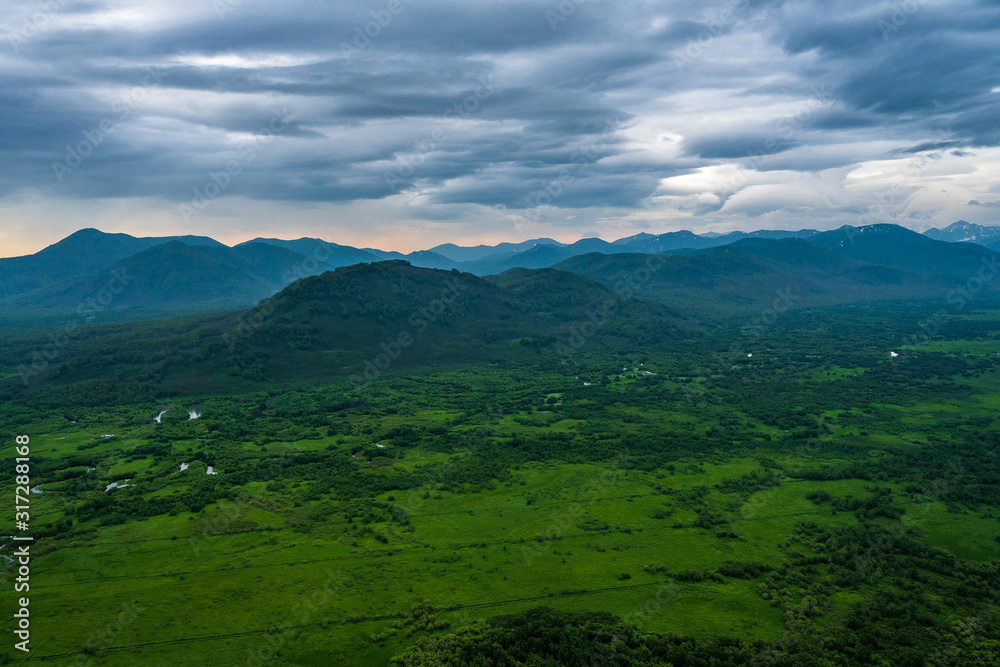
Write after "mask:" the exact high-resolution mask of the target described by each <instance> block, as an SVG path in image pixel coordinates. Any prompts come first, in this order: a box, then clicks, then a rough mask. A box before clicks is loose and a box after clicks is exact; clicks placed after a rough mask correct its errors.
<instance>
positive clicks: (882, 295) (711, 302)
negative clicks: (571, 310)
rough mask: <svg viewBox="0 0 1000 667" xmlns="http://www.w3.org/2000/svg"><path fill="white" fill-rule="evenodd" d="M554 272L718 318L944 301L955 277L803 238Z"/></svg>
mask: <svg viewBox="0 0 1000 667" xmlns="http://www.w3.org/2000/svg"><path fill="white" fill-rule="evenodd" d="M555 268H558V269H561V270H564V271H572V272H576V273H582V274H584V275H588V276H591V277H594V278H599V279H601V280H604V281H606V282H607V283H609V284H612V285H616V286H617V288H618V289H620V290H623V291H624V290H628V291H634V293H635V294H637V295H638V296H641V297H644V298H648V299H653V300H656V301H659V302H660V303H664V304H667V305H668V306H669V307H670V308H671V310H673V311H674V312H679V313H684V314H685V315H686V316H688V317H692V316H693V317H698V318H702V319H708V320H711V321H717V320H719V319H720V318H725V317H732V316H749V315H751V314H755V315H759V314H760V313H761V312H762V311H764V310H765V309H768V308H772V307H774V305H775V304H776V303H777V304H778V306H779V308H780V309H781V310H787V309H789V308H801V307H807V306H811V305H830V304H838V303H852V302H860V301H885V300H890V299H900V298H904V299H921V298H934V297H935V296H940V297H942V298H943V296H944V294H945V291H946V290H947V289H949V288H951V287H953V286H954V280H953V279H951V278H945V277H941V276H926V275H920V274H916V273H912V272H909V271H904V270H900V269H895V268H891V267H885V266H877V265H871V264H865V263H862V262H857V261H853V260H851V259H848V258H845V257H841V256H838V254H836V253H834V252H832V251H828V250H824V249H823V248H821V247H819V246H817V245H814V244H812V243H811V242H810V241H806V240H801V239H781V240H775V241H771V240H764V239H745V240H742V241H738V242H736V243H733V244H730V245H727V246H721V247H718V248H710V249H708V250H702V251H692V252H685V253H678V254H670V255H658V256H650V255H641V254H617V255H598V254H591V255H582V256H578V257H574V258H571V259H569V260H566V261H564V262H560V263H559V264H557V265H556V267H555Z"/></svg>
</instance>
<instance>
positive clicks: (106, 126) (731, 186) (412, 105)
mask: <svg viewBox="0 0 1000 667" xmlns="http://www.w3.org/2000/svg"><path fill="white" fill-rule="evenodd" d="M0 14H2V15H3V16H4V17H5V18H4V19H0V26H2V27H0V30H2V32H0V256H10V255H18V254H24V253H29V252H34V251H36V250H38V249H40V248H41V247H43V246H45V245H47V244H49V243H52V242H54V241H56V240H58V239H59V238H62V237H64V236H66V235H68V234H69V233H71V232H73V231H75V230H77V229H80V228H83V227H97V228H99V229H102V230H104V231H109V232H118V231H120V232H127V233H130V234H133V235H139V236H148V235H171V234H205V235H209V236H213V237H215V238H217V239H219V240H221V241H224V242H227V243H233V242H239V241H242V240H245V239H248V238H252V237H255V236H277V237H283V238H295V237H299V236H320V237H323V238H325V239H327V240H330V241H335V242H338V243H343V244H351V245H357V246H372V247H380V248H383V249H397V250H407V251H408V250H415V249H419V248H427V247H431V246H433V245H436V244H438V243H441V242H444V241H456V242H461V243H465V244H474V243H479V242H491V243H494V242H498V241H503V240H509V241H519V240H524V239H527V238H533V237H537V236H549V237H553V238H556V239H559V240H563V241H572V240H575V239H577V238H580V237H582V236H595V235H599V236H601V237H603V238H605V239H609V240H611V239H615V238H619V237H622V236H628V235H631V234H635V233H638V232H640V231H647V232H654V233H655V232H663V231H670V230H678V229H691V230H693V231H696V232H698V231H709V230H714V231H727V230H731V229H760V228H782V229H799V228H804V227H808V228H819V229H827V228H833V227H837V226H840V225H842V224H863V223H865V222H892V221H895V222H898V223H900V224H904V225H907V226H909V227H913V228H915V229H924V228H927V227H930V226H943V225H946V224H948V223H950V222H953V221H955V220H958V219H965V220H969V221H972V222H979V223H982V224H994V223H997V224H1000V151H998V148H997V146H998V144H1000V126H998V121H1000V48H998V44H1000V6H998V4H997V2H995V0H994V1H991V2H987V1H986V0H965V1H950V0H921V1H918V0H906V1H900V2H892V3H887V2H870V1H861V0H859V1H854V0H799V1H789V2H782V1H780V0H776V1H773V2H771V1H767V0H752V1H751V0H735V1H733V2H707V3H706V2H701V1H699V0H677V1H673V2H656V1H652V0H649V1H641V0H634V1H628V2H621V1H619V2H601V1H598V0H563V2H562V3H560V2H559V1H558V0H550V1H546V0H492V1H490V2H470V1H469V0H465V1H457V0H456V1H451V0H374V1H367V0H366V1H344V2H322V1H320V0H305V1H297V0H271V1H269V2H262V1H257V0H197V1H193V2H192V1H189V0H172V1H171V2H169V3H165V2H131V1H128V0H47V1H42V2H36V1H31V2H21V1H18V2H11V1H10V0H3V1H0Z"/></svg>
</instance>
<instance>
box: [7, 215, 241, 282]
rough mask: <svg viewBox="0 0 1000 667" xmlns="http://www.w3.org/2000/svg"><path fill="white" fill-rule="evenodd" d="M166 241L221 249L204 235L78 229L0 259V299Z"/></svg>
mask: <svg viewBox="0 0 1000 667" xmlns="http://www.w3.org/2000/svg"><path fill="white" fill-rule="evenodd" d="M169 241H180V242H182V243H185V244H187V245H203V246H214V247H223V246H222V244H221V243H219V242H218V241H215V240H213V239H210V238H208V237H205V236H165V237H147V238H136V237H134V236H129V235H128V234H106V233H104V232H101V231H98V230H96V229H81V230H80V231H78V232H75V233H73V234H71V235H69V236H67V237H66V238H64V239H63V240H61V241H59V242H58V243H54V244H52V245H50V246H48V247H47V248H44V249H42V250H40V251H38V252H37V253H35V254H33V255H25V256H22V257H7V258H0V298H4V297H8V296H12V295H15V294H22V293H24V292H28V291H31V290H33V289H38V288H39V287H45V286H49V285H53V284H54V283H57V282H61V281H64V280H70V279H73V278H83V277H85V276H89V275H92V274H95V273H97V272H99V271H101V270H103V269H106V268H108V267H110V266H112V265H113V264H115V263H116V262H119V261H121V260H123V259H125V258H126V257H130V256H132V255H135V254H137V253H139V252H142V251H143V250H146V249H148V248H152V247H154V246H157V245H161V244H163V243H167V242H169Z"/></svg>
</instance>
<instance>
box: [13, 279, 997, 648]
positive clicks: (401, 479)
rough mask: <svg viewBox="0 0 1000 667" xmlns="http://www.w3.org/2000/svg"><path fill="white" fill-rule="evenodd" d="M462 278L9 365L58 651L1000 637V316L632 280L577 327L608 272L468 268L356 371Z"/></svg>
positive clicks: (926, 641) (318, 294)
mask: <svg viewBox="0 0 1000 667" xmlns="http://www.w3.org/2000/svg"><path fill="white" fill-rule="evenodd" d="M394 267H395V268H394ZM379 271H382V272H385V273H384V274H379V273H378V272H379ZM394 271H395V273H394ZM438 273H440V272H437V273H435V272H427V271H425V270H420V269H413V268H412V267H406V268H401V267H399V265H379V266H378V267H377V269H376V270H374V271H373V270H370V269H343V270H341V271H338V272H336V273H334V274H325V275H324V276H320V277H317V278H311V279H307V280H303V281H300V282H299V283H296V287H295V288H294V289H293V290H292V291H291V292H289V293H287V294H286V295H285V298H284V299H283V300H282V301H281V303H280V304H279V305H278V306H277V307H276V309H275V311H274V312H273V313H271V314H270V316H269V317H268V318H265V319H266V321H265V322H264V323H262V324H261V325H260V326H258V327H255V328H254V329H253V330H252V331H251V332H249V333H248V334H247V335H245V336H241V337H240V338H239V340H238V343H237V344H236V345H234V346H233V347H232V348H230V347H228V346H225V345H221V344H220V342H219V341H218V340H215V339H214V338H213V336H217V335H221V334H220V332H224V331H231V330H232V329H227V328H226V326H231V325H232V322H233V321H236V320H235V319H233V318H238V317H240V316H239V315H232V316H228V317H229V318H230V319H229V320H226V318H223V317H219V318H216V323H215V324H213V325H209V324H206V323H207V322H208V320H204V319H188V320H182V321H161V322H153V323H145V324H142V325H118V326H115V327H106V328H102V329H94V330H87V331H86V333H85V334H82V335H81V336H80V337H79V338H78V339H76V340H75V341H74V342H73V345H72V347H71V349H70V348H67V349H68V350H69V351H68V352H67V354H68V355H69V356H70V357H71V363H70V364H68V366H69V368H68V370H65V371H59V370H58V369H53V370H50V371H46V373H43V374H41V375H40V376H38V377H37V378H35V379H34V380H33V381H31V382H29V383H28V385H24V384H23V383H21V381H20V379H18V378H9V379H7V380H5V381H3V382H2V384H0V387H2V388H0V391H2V392H3V396H4V402H3V403H2V404H0V417H2V421H0V423H2V430H0V443H2V445H3V448H2V450H0V452H2V459H0V468H2V470H3V479H4V480H6V481H5V484H6V485H7V486H6V488H8V490H10V486H11V484H10V481H11V480H13V479H14V467H13V466H14V461H13V445H14V436H15V435H16V434H28V435H30V436H31V447H32V469H31V475H32V484H33V485H37V488H38V490H39V491H41V493H34V494H32V495H31V500H32V511H31V513H32V534H33V535H35V536H36V542H35V544H34V545H33V547H32V553H33V562H32V583H31V585H32V590H31V594H32V629H33V637H35V638H38V643H37V645H33V648H35V651H33V657H32V660H31V662H32V664H68V663H72V662H74V661H90V662H91V663H92V664H103V665H134V664H183V665H233V664H247V665H263V664H274V665H330V664H344V665H372V666H374V665H386V664H390V661H392V664H398V665H467V664H482V665H520V664H524V665H535V664H537V665H543V664H567V665H578V664H588V665H591V664H601V665H647V664H648V665H666V664H672V665H675V666H676V665H692V666H693V665H709V664H716V665H749V664H774V665H823V666H826V665H914V666H916V665H925V664H933V665H945V664H947V665H994V664H1000V631H998V627H1000V625H998V623H997V622H996V614H995V610H996V609H997V605H998V604H1000V460H998V458H997V452H998V450H1000V420H998V418H997V414H998V411H997V408H998V406H1000V391H998V389H997V387H998V382H997V381H998V379H1000V356H998V352H1000V349H998V348H997V341H998V334H997V329H998V327H997V323H996V321H995V320H994V319H992V318H990V317H983V318H980V317H975V316H973V315H975V314H976V313H972V312H966V313H963V314H962V316H960V317H959V316H956V317H949V318H947V319H946V320H944V321H941V322H938V324H937V325H936V326H935V328H936V331H935V332H934V335H933V336H932V337H931V338H930V340H926V341H923V342H917V343H912V338H911V336H912V334H913V333H914V332H915V331H919V330H920V325H921V323H925V322H927V320H928V317H930V316H931V315H932V314H933V313H934V312H935V311H936V310H937V304H932V303H922V302H905V301H900V302H895V303H892V304H879V305H877V306H873V305H864V304H855V305H853V306H851V307H843V306H828V307H818V306H816V307H812V308H809V309H797V310H789V311H787V312H782V313H781V314H780V317H776V318H775V319H773V321H770V322H767V323H766V325H765V324H759V323H758V324H757V325H754V326H753V327H748V325H747V323H746V322H744V321H742V320H719V321H713V322H712V324H711V326H704V327H701V328H692V327H690V326H689V325H690V323H687V324H685V323H684V322H682V321H679V320H677V319H675V318H673V317H672V316H671V315H670V311H669V310H668V309H661V308H660V307H658V306H655V304H649V303H648V302H643V301H639V300H622V301H620V302H617V303H618V304H619V307H618V308H617V309H616V312H615V313H614V315H613V317H612V318H611V319H609V320H608V321H607V322H606V323H605V324H604V325H603V326H602V327H601V328H600V331H599V333H596V334H595V335H594V336H592V337H590V338H588V339H587V341H586V344H584V345H581V346H577V347H573V346H572V345H570V340H569V338H561V336H562V335H563V333H562V332H565V331H567V330H569V328H570V327H572V326H574V325H575V324H578V323H579V322H581V321H586V317H587V315H586V312H587V311H588V310H589V309H590V308H591V307H592V304H593V303H594V301H595V300H598V301H599V300H601V299H603V298H605V297H607V296H608V295H609V294H610V292H609V291H608V289H607V288H606V287H604V286H603V285H602V284H600V283H597V282H594V281H589V280H588V281H583V282H579V283H572V281H570V279H569V278H568V276H569V274H565V273H562V272H559V271H542V272H539V273H538V274H537V276H538V278H537V280H529V279H528V273H527V272H524V273H521V272H511V273H509V274H506V275H504V276H501V277H499V278H496V279H495V280H484V279H480V278H476V277H474V276H468V275H467V274H458V273H455V274H445V276H447V277H450V276H451V275H454V276H457V277H456V278H455V280H461V281H464V283H463V284H464V285H465V288H463V289H462V290H460V292H461V293H462V297H461V298H460V299H458V300H456V302H455V304H456V306H457V307H458V308H459V309H460V310H461V312H462V313H464V314H463V315H462V316H461V317H460V316H459V315H458V314H456V313H458V312H459V311H454V312H452V313H451V314H450V315H449V316H447V317H445V316H442V317H440V318H437V319H436V321H435V324H434V327H428V329H427V334H428V335H427V336H426V337H421V338H419V339H415V342H414V344H413V345H412V346H411V347H410V348H409V350H408V351H407V353H406V354H405V355H401V356H400V358H399V360H398V364H396V365H394V366H393V367H392V368H391V370H390V371H388V372H385V373H380V374H379V375H378V377H375V378H374V379H370V380H369V381H366V382H363V383H357V382H351V379H350V373H351V372H352V369H357V368H358V364H359V363H360V361H363V360H364V359H365V357H364V354H373V353H374V352H376V351H377V349H378V346H379V344H380V343H381V342H382V341H384V340H385V338H384V334H385V332H386V331H393V330H394V329H397V328H398V330H407V331H408V330H410V327H413V330H414V336H416V335H417V334H416V332H415V328H416V325H411V324H410V323H409V322H408V320H409V317H410V315H411V314H412V313H413V312H414V307H415V306H414V304H417V306H416V307H419V305H420V304H421V303H424V300H425V299H430V298H431V297H433V296H434V294H439V293H440V288H441V285H440V283H439V282H438V280H439V279H440V278H441V277H440V276H439V275H438ZM572 284H575V285H576V288H577V294H578V298H577V299H576V300H570V301H566V300H564V299H562V298H561V296H560V295H561V294H564V293H565V291H566V290H567V289H569V287H570V286H572ZM386 285H389V286H390V287H386ZM332 290H342V293H340V292H336V293H334V292H332ZM386 290H387V291H386ZM392 293H396V294H397V296H396V297H395V298H396V299H397V301H394V302H392V303H394V304H395V305H394V306H393V307H392V308H386V307H384V303H383V305H379V301H378V299H379V298H381V296H380V295H382V296H384V297H385V299H386V300H387V301H385V303H388V302H389V301H388V299H389V298H390V295H391V294H392ZM331 294H332V296H331ZM351 294H356V295H357V294H363V295H366V296H354V297H352V296H350V295H351ZM366 299H367V300H366ZM983 300H984V305H986V306H988V305H989V304H988V303H987V300H986V298H985V297H984V298H983ZM331 303H337V304H347V305H345V306H344V307H348V305H349V306H350V308H356V309H361V310H359V311H352V310H348V312H346V313H342V312H339V311H338V312H333V313H331V312H328V311H326V310H324V309H323V307H325V306H326V305H329V304H331ZM368 306H370V307H371V309H372V310H371V311H370V312H367V311H364V308H365V307H368ZM338 307H339V306H338ZM993 307H994V308H995V305H994V306H993ZM978 312H994V313H995V312H996V311H995V310H994V311H977V313H978ZM380 316H381V317H382V318H383V319H384V321H383V322H381V323H378V317H380ZM507 316H509V319H508V318H507ZM222 320H226V321H227V322H228V323H229V324H228V325H224V324H219V322H220V321H222ZM338 321H339V322H341V324H340V325H337V324H336V322H338ZM373 322H376V324H373ZM192 323H200V324H199V325H198V326H194V327H192V326H191V324H192ZM296 323H298V324H296ZM299 325H301V326H299ZM493 325H496V327H497V328H496V329H493V330H491V329H490V327H491V326H493ZM212 326H215V327H216V328H215V329H211V327H212ZM338 326H340V327H342V335H343V336H344V338H343V339H342V340H338V339H337V336H339V335H341V334H337V335H336V336H335V335H334V334H333V333H331V332H334V331H337V327H338ZM206 327H208V328H206ZM296 327H298V328H296ZM365 327H367V328H365ZM211 331H215V333H214V334H213V333H211ZM491 331H492V332H493V333H494V334H496V337H495V338H494V339H489V336H490V334H491ZM137 332H143V333H146V334H149V335H150V336H149V338H148V339H146V340H140V339H139V338H137V337H136V336H137ZM206 332H207V333H206ZM469 336H479V337H480V338H478V339H476V340H482V341H483V345H482V346H481V348H480V349H479V351H478V352H477V351H476V350H475V349H473V347H471V346H466V347H464V348H463V347H452V346H453V345H454V344H455V343H456V341H460V340H462V339H463V338H467V337H469ZM550 336H551V338H550ZM32 340H33V339H30V338H27V339H21V340H20V342H12V343H11V344H10V345H9V346H7V347H6V348H5V352H4V358H3V364H4V365H5V366H4V368H5V369H6V370H7V371H8V372H10V370H11V369H12V368H14V369H16V366H17V364H18V363H21V360H22V359H23V358H24V354H25V351H26V350H30V349H31V345H32V344H33V343H32ZM525 341H526V342H525ZM906 341H910V342H911V344H909V345H907V344H905V342H906ZM119 344H123V345H119ZM560 345H564V346H568V347H569V352H567V353H566V354H562V353H560V351H559V350H560V348H559V346H560ZM351 346H355V347H358V349H360V350H361V351H362V353H361V354H360V356H359V355H358V354H355V356H354V357H351V358H348V357H346V356H341V357H337V355H338V354H341V352H343V351H345V350H348V349H349V348H351ZM338 350H339V351H340V352H338ZM483 350H485V352H484V351H483ZM564 351H565V350H564ZM890 351H896V352H897V353H898V354H899V356H898V357H892V356H890V354H889V353H890ZM450 354H453V356H451V357H449V355H450ZM130 355H131V356H130ZM156 355H159V357H157V358H159V359H160V360H159V361H158V362H156V363H151V362H150V359H151V358H154V357H156ZM254 355H256V358H257V359H259V361H260V370H261V375H260V377H257V378H254V377H250V376H248V375H247V374H245V373H242V371H240V370H237V371H236V372H235V374H232V373H231V370H230V368H231V366H232V365H233V364H234V363H235V365H236V366H238V367H240V368H249V367H250V366H246V365H245V364H244V365H243V366H240V364H242V363H243V362H242V361H239V360H240V359H251V358H252V357H253V356H254ZM268 355H270V356H268ZM324 355H327V356H326V357H324ZM483 355H485V356H486V357H488V358H487V359H485V360H484V359H482V358H481V357H482V356H483ZM477 356H478V357H480V358H479V359H478V360H477ZM333 357H337V360H336V361H330V362H329V363H326V364H325V365H324V364H321V363H320V362H319V361H318V360H321V359H323V358H328V359H329V358H333ZM234 359H235V360H237V361H235V362H234ZM248 363H249V362H248ZM310 364H312V365H313V366H314V367H310ZM250 375H253V374H252V373H251V374H250ZM198 377H202V378H203V381H202V382H201V383H200V384H199V382H198V380H197V378H198ZM213 378H214V379H215V380H218V382H214V381H212V379H213ZM225 378H230V380H231V381H232V384H229V385H227V384H226V381H224V379H225ZM19 383H20V384H19ZM227 387H229V390H226V388H227ZM189 410H191V411H194V412H195V414H197V415H199V416H198V417H197V418H194V419H191V418H190V413H189ZM161 413H162V414H161ZM157 415H161V418H160V421H159V423H157V422H154V417H156V416H157ZM209 467H211V469H212V472H213V473H217V474H208V472H209ZM182 468H183V469H182ZM126 480H127V481H126ZM113 482H117V483H118V484H120V485H125V486H120V487H119V488H113V489H110V490H107V491H106V488H107V487H108V486H109V485H110V484H112V483H113ZM0 542H2V547H0V554H10V553H11V552H12V546H11V542H10V540H8V539H7V538H3V539H2V540H0ZM4 565H5V577H6V578H7V580H8V582H9V581H10V580H11V579H12V578H13V577H14V576H16V574H15V570H14V567H13V566H12V565H10V564H9V563H6V561H5V564H4ZM4 590H5V592H4V593H3V595H0V604H3V605H5V608H10V606H11V605H12V604H13V600H14V595H15V593H14V592H13V591H12V587H11V586H6V587H5V589H4ZM3 650H4V651H6V653H5V654H3V656H2V657H0V660H7V661H17V660H21V659H22V657H23V656H20V655H16V654H15V653H16V652H13V651H11V650H10V649H3ZM394 656H395V657H394Z"/></svg>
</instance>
